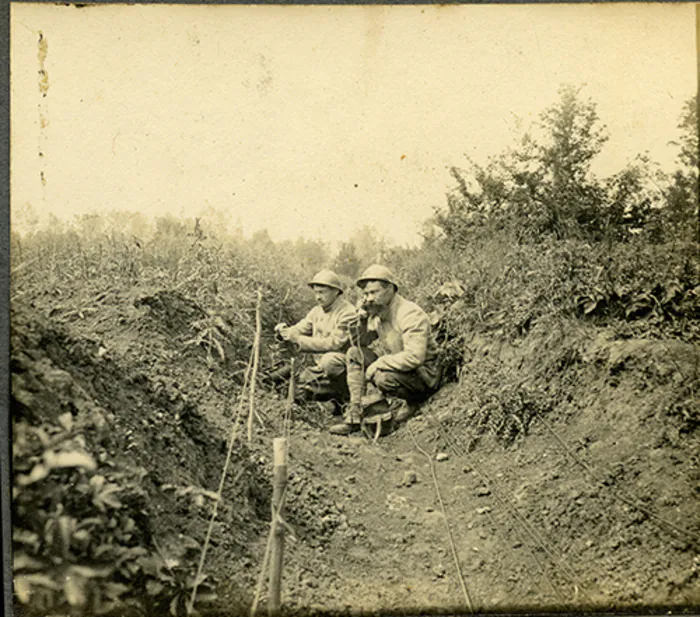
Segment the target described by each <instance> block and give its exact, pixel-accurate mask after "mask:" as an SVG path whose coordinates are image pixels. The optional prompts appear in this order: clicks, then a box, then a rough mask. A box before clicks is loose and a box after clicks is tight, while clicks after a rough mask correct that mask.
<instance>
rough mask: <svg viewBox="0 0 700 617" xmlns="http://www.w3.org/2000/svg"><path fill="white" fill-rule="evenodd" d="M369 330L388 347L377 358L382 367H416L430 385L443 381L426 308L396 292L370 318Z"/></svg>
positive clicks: (392, 368)
mask: <svg viewBox="0 0 700 617" xmlns="http://www.w3.org/2000/svg"><path fill="white" fill-rule="evenodd" d="M367 331H368V334H371V333H372V332H375V333H376V337H377V338H379V340H380V341H381V343H382V345H383V346H384V347H385V348H386V349H387V350H388V351H389V353H388V354H385V355H383V356H380V357H379V358H378V359H377V360H376V367H377V368H378V369H379V370H390V371H412V370H416V371H417V372H418V374H419V375H420V376H421V377H422V378H423V381H425V383H426V384H427V385H428V387H430V388H436V387H437V385H438V382H439V381H440V366H439V363H438V353H437V344H436V343H435V339H434V338H433V335H432V333H431V331H430V321H429V319H428V316H427V315H426V313H425V311H424V310H423V309H422V308H421V307H420V306H418V305H417V304H415V303H414V302H411V301H409V300H406V298H404V297H403V296H400V295H399V294H396V295H395V296H394V298H393V300H392V301H391V303H390V304H389V306H387V307H386V308H385V309H384V311H382V313H381V314H379V315H374V316H371V317H369V319H368V320H367Z"/></svg>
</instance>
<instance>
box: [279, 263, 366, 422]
mask: <svg viewBox="0 0 700 617" xmlns="http://www.w3.org/2000/svg"><path fill="white" fill-rule="evenodd" d="M308 285H309V287H311V289H312V290H313V292H314V296H315V297H316V304H317V305H316V306H315V307H314V308H312V309H311V310H310V311H309V313H308V314H307V315H306V317H304V319H302V320H301V321H300V322H299V323H297V324H295V325H293V326H287V325H286V324H278V325H277V326H276V327H275V330H276V332H277V333H278V335H279V336H280V338H282V340H284V341H288V342H289V343H291V344H293V345H294V347H295V348H296V349H297V350H298V351H301V352H304V353H310V354H313V356H314V364H313V365H312V366H309V367H307V368H305V369H304V370H303V371H302V373H301V374H300V375H299V383H300V386H301V394H302V395H303V396H304V397H305V398H312V399H315V400H333V401H335V402H336V409H338V408H339V406H340V403H341V402H343V401H346V400H347V399H348V388H347V381H346V375H345V373H346V370H345V367H346V360H345V352H346V351H347V349H348V347H349V346H350V332H349V329H348V327H349V324H350V323H352V322H354V321H356V311H355V307H353V305H352V304H350V302H348V301H347V300H345V299H344V298H343V297H342V294H343V288H342V284H341V282H340V279H339V278H338V275H337V274H335V272H333V271H331V270H322V271H321V272H319V273H318V274H317V275H316V276H314V278H313V279H312V280H311V281H309V283H308Z"/></svg>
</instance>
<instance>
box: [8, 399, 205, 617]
mask: <svg viewBox="0 0 700 617" xmlns="http://www.w3.org/2000/svg"><path fill="white" fill-rule="evenodd" d="M90 428H91V427H90V426H89V425H88V424H87V422H83V423H78V422H77V421H74V419H73V416H72V415H71V413H64V414H62V415H61V416H59V418H58V423H57V424H52V423H47V422H44V423H42V424H40V425H32V424H30V423H29V422H28V421H27V420H24V419H17V420H16V421H15V422H14V425H13V433H14V434H13V468H14V483H13V489H12V500H13V518H14V526H13V546H14V583H15V595H16V598H17V600H18V602H19V603H20V605H24V606H26V607H28V608H29V609H30V610H31V611H32V612H36V613H39V614H44V615H48V614H53V613H58V612H64V611H66V610H70V611H71V614H74V615H75V614H79V615H101V614H107V613H114V612H115V611H116V610H118V611H120V612H124V611H128V612H143V611H144V610H146V609H149V608H151V609H156V610H161V608H164V609H166V610H170V613H171V614H172V615H173V616H174V617H179V616H180V615H184V614H185V604H184V601H183V598H184V597H185V596H186V597H187V598H189V593H191V588H192V583H193V580H192V579H193V572H192V570H193V567H192V563H191V561H190V562H182V563H181V562H179V561H177V560H172V559H170V560H168V559H167V558H166V557H164V556H163V555H162V554H161V552H160V549H159V548H158V546H157V544H156V543H155V540H154V539H153V538H152V536H151V533H150V527H149V524H148V519H147V518H145V510H144V507H145V505H146V493H145V491H144V489H143V488H142V486H141V485H142V480H143V476H144V474H145V470H142V469H126V468H121V469H120V468H119V467H117V466H115V465H114V464H98V463H97V462H96V460H95V457H94V456H93V455H92V454H91V452H90V450H91V447H90V443H89V442H88V441H87V439H86V437H85V435H86V434H88V433H89V432H90ZM195 548H198V547H195ZM190 557H191V555H190ZM201 589H202V596H201V597H200V601H204V600H210V599H212V598H211V594H210V593H207V588H206V586H202V587H201Z"/></svg>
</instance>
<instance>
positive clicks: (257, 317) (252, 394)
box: [248, 289, 262, 443]
mask: <svg viewBox="0 0 700 617" xmlns="http://www.w3.org/2000/svg"><path fill="white" fill-rule="evenodd" d="M261 303H262V292H261V291H260V290H259V289H258V302H257V304H256V306H255V341H254V342H253V369H252V370H253V373H252V375H251V377H250V408H249V411H248V443H250V442H251V441H252V439H253V418H254V417H255V382H256V380H257V378H258V363H259V361H260V336H261V330H262V325H261V320H260V305H261Z"/></svg>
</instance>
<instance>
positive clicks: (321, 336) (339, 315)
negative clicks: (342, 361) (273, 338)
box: [291, 296, 356, 353]
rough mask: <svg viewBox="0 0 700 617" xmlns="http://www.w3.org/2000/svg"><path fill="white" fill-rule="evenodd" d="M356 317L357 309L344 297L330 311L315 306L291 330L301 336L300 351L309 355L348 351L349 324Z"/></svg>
mask: <svg viewBox="0 0 700 617" xmlns="http://www.w3.org/2000/svg"><path fill="white" fill-rule="evenodd" d="M355 316H356V311H355V307H354V306H353V305H352V304H350V302H348V301H347V300H346V299H345V298H343V296H338V298H336V300H335V302H333V304H331V306H330V308H329V309H328V310H324V309H323V307H321V306H315V307H314V308H312V309H311V310H310V311H309V312H308V314H307V315H306V317H304V319H302V320H301V321H300V322H299V323H297V324H296V325H294V326H292V328H291V329H292V330H296V331H297V332H299V334H301V336H300V337H299V339H298V340H297V344H298V345H299V350H300V351H304V352H307V353H325V352H327V351H341V352H344V351H346V350H347V349H348V347H350V331H349V324H350V323H351V322H353V321H354V320H355Z"/></svg>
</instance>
